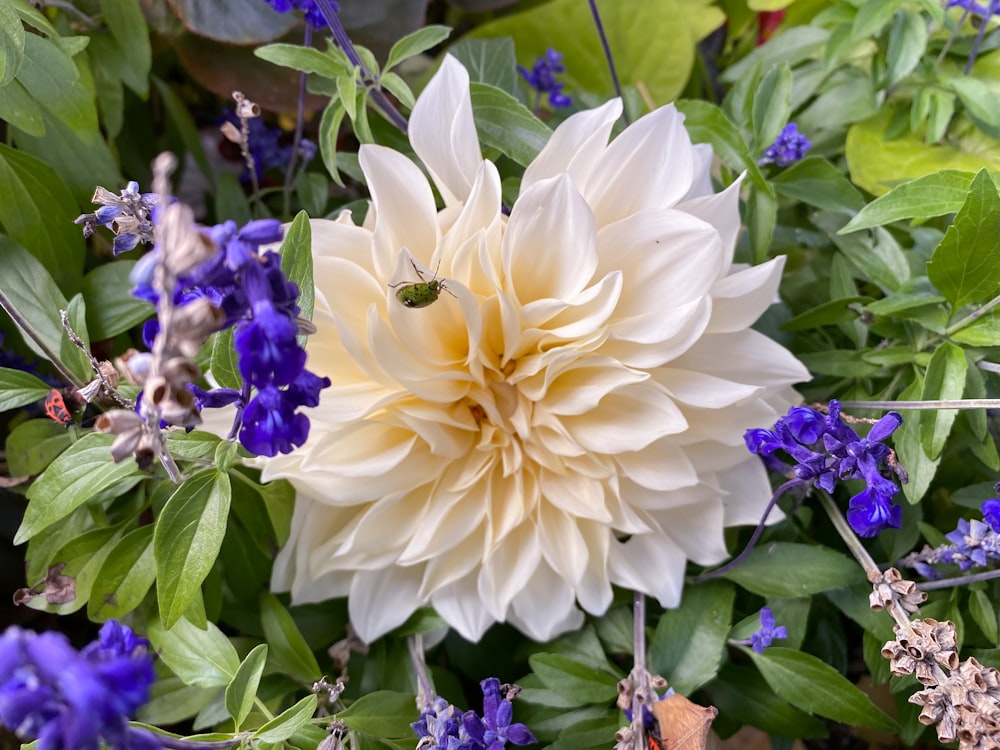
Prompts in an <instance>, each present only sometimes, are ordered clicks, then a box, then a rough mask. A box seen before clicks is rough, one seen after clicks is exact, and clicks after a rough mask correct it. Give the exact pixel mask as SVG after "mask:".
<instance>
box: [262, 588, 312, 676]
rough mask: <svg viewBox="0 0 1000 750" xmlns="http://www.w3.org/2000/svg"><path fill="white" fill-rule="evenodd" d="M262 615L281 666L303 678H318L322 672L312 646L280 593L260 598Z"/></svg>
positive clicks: (265, 629)
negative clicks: (279, 595) (281, 598)
mask: <svg viewBox="0 0 1000 750" xmlns="http://www.w3.org/2000/svg"><path fill="white" fill-rule="evenodd" d="M260 618H261V624H262V625H263V626H264V637H265V638H266V639H267V642H268V643H269V644H270V645H271V652H272V653H271V656H272V658H273V659H274V661H275V663H276V664H277V665H278V668H279V669H280V670H281V671H282V672H283V673H284V674H287V675H288V676H290V677H292V678H294V679H296V680H298V681H299V682H304V683H309V682H315V681H316V680H317V679H319V677H320V675H322V670H321V669H320V667H319V664H318V663H317V662H316V657H315V656H314V655H313V652H312V649H310V648H309V644H307V643H306V640H305V638H303V637H302V633H301V632H299V628H298V626H297V625H296V624H295V620H294V619H293V618H292V616H291V614H289V612H288V610H287V609H285V608H284V607H283V606H282V604H281V602H280V601H278V597H276V596H275V595H274V594H270V593H265V594H262V595H261V598H260Z"/></svg>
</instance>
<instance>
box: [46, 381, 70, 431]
mask: <svg viewBox="0 0 1000 750" xmlns="http://www.w3.org/2000/svg"><path fill="white" fill-rule="evenodd" d="M45 413H46V414H47V415H48V417H49V419H51V420H53V421H54V422H58V423H59V424H65V425H68V424H69V423H70V422H72V421H73V415H72V414H70V411H69V409H67V408H66V401H65V399H63V395H62V393H60V392H59V391H57V390H56V389H55V388H53V389H52V390H51V391H49V395H48V396H46V397H45Z"/></svg>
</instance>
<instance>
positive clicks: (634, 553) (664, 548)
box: [608, 534, 687, 607]
mask: <svg viewBox="0 0 1000 750" xmlns="http://www.w3.org/2000/svg"><path fill="white" fill-rule="evenodd" d="M686 565H687V558H686V556H685V555H684V550H682V549H681V548H680V547H679V546H677V543H676V542H675V541H674V540H673V539H670V538H669V537H663V536H659V535H654V534H636V535H634V536H632V537H631V538H630V539H629V540H628V541H627V542H618V541H615V542H612V543H611V549H610V550H609V552H608V567H609V569H610V572H611V582H612V583H614V584H615V585H617V586H621V587H623V588H627V589H632V590H633V591H641V592H642V593H644V594H648V595H649V596H652V597H655V598H656V600H657V601H659V602H660V604H661V605H662V606H664V607H676V606H677V605H678V604H680V601H681V589H683V588H684V569H685V567H686Z"/></svg>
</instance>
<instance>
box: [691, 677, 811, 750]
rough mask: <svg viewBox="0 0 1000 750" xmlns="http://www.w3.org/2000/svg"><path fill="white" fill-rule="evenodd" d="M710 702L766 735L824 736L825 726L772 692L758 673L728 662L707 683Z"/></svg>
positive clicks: (724, 714) (734, 719)
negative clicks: (713, 678) (715, 676)
mask: <svg viewBox="0 0 1000 750" xmlns="http://www.w3.org/2000/svg"><path fill="white" fill-rule="evenodd" d="M708 690H709V693H710V694H711V696H712V704H713V705H715V706H717V707H718V708H719V711H720V712H721V713H722V715H723V716H726V717H729V718H731V719H732V720H733V721H735V722H738V723H739V724H749V725H751V726H755V727H757V728H758V729H762V730H763V731H765V732H767V733H768V734H772V735H778V736H780V737H798V738H801V739H810V738H822V737H826V736H827V734H828V732H827V729H826V726H825V725H824V724H823V722H821V721H820V720H819V719H817V718H816V717H814V716H810V715H809V714H807V713H804V712H803V711H800V710H799V709H797V708H793V707H792V706H791V705H789V704H788V703H787V702H786V701H783V700H782V699H781V698H779V697H778V696H776V695H775V694H774V693H772V692H771V690H770V688H769V687H768V686H767V683H766V682H764V679H763V678H762V677H761V676H760V674H759V673H758V672H756V671H755V670H753V669H750V668H748V667H737V666H735V665H733V664H731V663H728V664H726V665H725V666H723V668H722V672H721V674H720V675H719V679H717V680H715V681H714V682H713V683H712V684H711V685H709V686H708Z"/></svg>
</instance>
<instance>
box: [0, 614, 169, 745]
mask: <svg viewBox="0 0 1000 750" xmlns="http://www.w3.org/2000/svg"><path fill="white" fill-rule="evenodd" d="M155 678H156V675H155V673H154V671H153V658H152V654H151V653H150V649H149V642H148V641H147V640H146V639H144V638H139V637H138V636H136V634H135V633H133V632H132V631H131V630H130V629H129V628H127V627H125V626H124V625H121V624H119V623H117V622H115V621H114V620H109V621H108V622H106V623H104V626H103V627H102V628H101V631H100V635H99V637H98V640H96V641H94V642H93V643H90V644H89V645H87V646H86V647H84V648H83V650H81V651H77V650H76V649H74V648H73V646H72V645H70V642H69V639H68V638H66V636H65V635H63V634H62V633H55V632H48V633H33V632H31V631H28V630H22V629H21V628H18V627H16V626H12V627H9V628H7V630H6V631H5V632H4V633H3V635H2V636H0V724H3V726H5V727H7V728H8V729H10V730H12V731H13V732H15V733H16V734H17V736H18V737H20V738H21V739H22V740H24V741H31V740H35V739H37V740H38V745H37V748H38V750H98V749H99V748H100V747H102V746H107V747H109V748H112V749H113V750H158V748H160V747H161V744H160V741H159V740H158V739H157V736H156V735H155V734H153V733H152V732H149V731H146V730H145V729H139V728H137V727H132V726H130V725H129V723H128V717H129V716H130V715H131V714H133V713H134V712H135V710H136V709H137V708H139V706H141V705H142V704H144V703H145V702H146V701H147V700H148V699H149V688H150V686H151V685H152V684H153V681H154V680H155Z"/></svg>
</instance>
